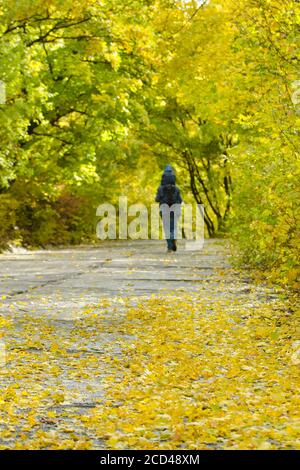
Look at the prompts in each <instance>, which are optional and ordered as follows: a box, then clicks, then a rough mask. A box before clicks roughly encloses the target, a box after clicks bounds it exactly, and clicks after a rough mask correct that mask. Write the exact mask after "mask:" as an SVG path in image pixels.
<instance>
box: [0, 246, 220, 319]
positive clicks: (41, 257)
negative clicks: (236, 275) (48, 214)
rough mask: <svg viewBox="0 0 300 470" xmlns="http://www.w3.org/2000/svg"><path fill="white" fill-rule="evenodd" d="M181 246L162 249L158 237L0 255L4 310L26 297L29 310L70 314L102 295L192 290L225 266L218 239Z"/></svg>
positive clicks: (0, 284) (69, 315) (149, 294)
mask: <svg viewBox="0 0 300 470" xmlns="http://www.w3.org/2000/svg"><path fill="white" fill-rule="evenodd" d="M179 250H180V251H178V252H177V253H176V254H175V253H174V254H173V253H171V254H169V253H166V252H165V246H164V243H163V242H161V241H158V242H156V241H134V242H127V241H126V242H121V241H120V242H110V243H103V244H102V245H101V246H99V247H97V248H91V247H87V248H75V249H62V250H47V251H33V252H23V253H15V254H2V255H0V266H1V270H0V298H1V297H2V296H6V299H3V301H2V302H3V305H2V309H4V310H5V308H6V306H7V305H8V304H11V303H14V304H15V305H16V308H18V302H26V303H27V310H28V308H30V310H31V311H32V310H35V311H36V312H37V313H38V314H43V315H55V316H56V317H57V316H59V317H61V318H66V319H68V318H72V317H74V316H77V315H79V316H80V312H81V309H82V307H84V306H86V305H87V304H91V305H92V304H98V303H99V299H101V298H106V297H112V296H118V297H119V296H122V297H128V296H146V297H149V296H151V295H152V294H157V293H159V292H160V293H161V292H164V291H166V290H167V291H173V290H176V289H184V290H185V291H195V290H198V289H199V286H200V285H201V284H203V282H204V283H205V282H206V281H210V280H211V275H212V273H213V272H214V270H215V269H218V268H219V269H224V268H225V269H226V268H228V267H229V263H228V253H227V252H226V250H225V247H224V242H222V241H219V240H208V241H206V243H205V247H204V249H203V250H201V251H196V252H191V251H185V249H184V242H182V243H181V244H180V247H179ZM24 310H25V311H26V308H25V307H23V311H24Z"/></svg>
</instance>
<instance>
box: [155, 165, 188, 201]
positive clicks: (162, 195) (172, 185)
mask: <svg viewBox="0 0 300 470" xmlns="http://www.w3.org/2000/svg"><path fill="white" fill-rule="evenodd" d="M155 201H156V202H159V203H160V204H168V205H169V206H171V205H173V204H181V203H182V198H181V194H180V190H179V188H177V186H176V176H175V173H174V170H173V168H172V167H171V165H167V166H166V168H165V170H164V172H163V175H162V178H161V184H160V186H159V188H158V190H157V194H156V198H155Z"/></svg>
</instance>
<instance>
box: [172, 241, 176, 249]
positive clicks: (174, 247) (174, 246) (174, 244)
mask: <svg viewBox="0 0 300 470" xmlns="http://www.w3.org/2000/svg"><path fill="white" fill-rule="evenodd" d="M172 250H173V251H177V243H176V240H173V248H172Z"/></svg>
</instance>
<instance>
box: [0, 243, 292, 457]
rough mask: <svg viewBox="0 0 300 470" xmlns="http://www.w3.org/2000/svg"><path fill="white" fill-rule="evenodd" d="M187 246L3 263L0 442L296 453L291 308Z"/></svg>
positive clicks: (84, 251) (28, 256)
mask: <svg viewBox="0 0 300 470" xmlns="http://www.w3.org/2000/svg"><path fill="white" fill-rule="evenodd" d="M183 248H184V247H183V245H182V247H181V249H180V250H179V252H178V253H177V254H166V253H165V252H164V245H163V243H162V242H153V241H151V242H150V241H149V242H145V241H143V242H142V241H141V242H137V241H136V242H116V243H108V244H103V245H101V246H100V247H97V248H90V247H87V248H82V247H81V248H78V249H63V250H53V251H40V252H24V253H17V254H7V255H1V257H0V263H1V274H0V276H1V283H0V298H1V303H0V327H1V332H2V342H1V358H0V359H1V395H0V397H1V398H0V414H1V417H0V418H1V419H0V422H1V424H0V448H27V449H28V448H33V449H45V448H51V449H53V448H72V449H74V448H113V449H115V448H117V449H118V448H130V449H135V448H146V449H149V448H154V449H157V448H162V449H175V448H184V449H186V448H189V449H201V448H217V449H218V448H220V449H221V448H247V449H248V448H249V449H251V448H298V447H299V441H297V435H299V413H298V409H299V396H298V395H297V394H296V392H295V391H296V390H297V381H298V378H299V375H298V365H297V364H298V363H299V351H298V349H299V343H297V336H296V335H297V327H296V318H295V317H296V314H295V313H294V311H293V310H290V309H289V308H288V304H287V301H286V300H285V299H283V298H282V296H281V294H280V293H278V292H275V291H274V290H272V289H270V288H267V287H266V286H258V285H255V284H254V283H253V282H252V281H251V279H250V278H249V276H248V275H247V273H241V272H240V273H237V272H235V271H234V270H232V269H231V267H230V264H229V257H228V248H227V247H226V244H225V243H224V242H222V241H217V240H208V241H207V242H206V243H205V247H204V249H203V250H202V251H199V252H189V251H185V250H184V249H183ZM297 348H298V349H297Z"/></svg>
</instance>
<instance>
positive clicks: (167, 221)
mask: <svg viewBox="0 0 300 470" xmlns="http://www.w3.org/2000/svg"><path fill="white" fill-rule="evenodd" d="M155 201H156V202H159V211H160V216H161V218H162V221H163V227H164V233H165V237H166V240H167V250H168V252H172V251H176V250H177V243H176V239H177V221H178V217H179V216H180V210H181V208H180V205H181V203H182V197H181V194H180V189H179V188H178V187H177V186H176V175H175V173H174V170H173V168H172V166H171V165H167V166H166V167H165V170H164V172H163V175H162V178H161V184H160V186H159V188H158V190H157V194H156V198H155Z"/></svg>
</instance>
